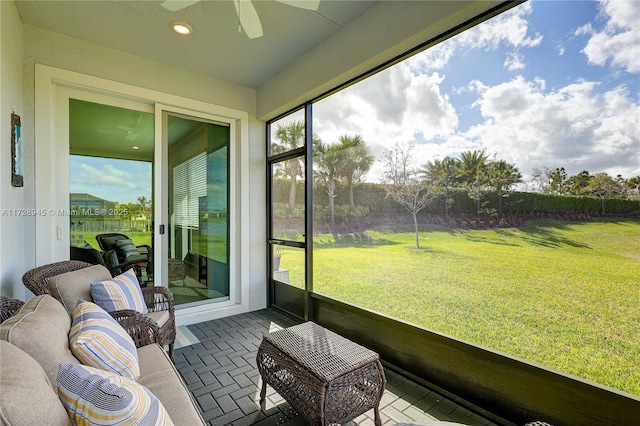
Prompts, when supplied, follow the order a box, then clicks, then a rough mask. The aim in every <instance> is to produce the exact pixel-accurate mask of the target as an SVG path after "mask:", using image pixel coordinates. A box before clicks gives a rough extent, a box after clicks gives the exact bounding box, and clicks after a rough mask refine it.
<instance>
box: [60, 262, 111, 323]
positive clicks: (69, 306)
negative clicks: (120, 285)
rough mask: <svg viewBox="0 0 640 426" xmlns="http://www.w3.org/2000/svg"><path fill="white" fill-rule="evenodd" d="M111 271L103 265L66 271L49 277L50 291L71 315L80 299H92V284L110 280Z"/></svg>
mask: <svg viewBox="0 0 640 426" xmlns="http://www.w3.org/2000/svg"><path fill="white" fill-rule="evenodd" d="M110 278H111V273H110V272H109V270H108V269H107V268H105V267H104V266H103V265H93V266H90V267H88V268H83V269H78V270H76V271H70V272H65V273H64V274H60V275H56V276H54V277H51V278H49V280H48V281H47V287H48V288H49V293H50V294H51V295H52V296H53V297H55V298H56V299H58V300H59V301H60V303H62V305H63V306H64V307H65V309H66V310H67V312H68V313H69V315H71V313H72V312H73V310H74V309H75V308H76V304H77V303H78V300H79V299H81V300H91V290H90V284H91V283H92V282H94V281H102V280H108V279H110Z"/></svg>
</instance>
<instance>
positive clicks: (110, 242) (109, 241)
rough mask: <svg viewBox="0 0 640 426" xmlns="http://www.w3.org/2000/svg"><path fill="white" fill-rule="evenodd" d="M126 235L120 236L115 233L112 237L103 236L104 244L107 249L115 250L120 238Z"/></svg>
mask: <svg viewBox="0 0 640 426" xmlns="http://www.w3.org/2000/svg"><path fill="white" fill-rule="evenodd" d="M123 238H125V237H122V236H119V235H115V236H112V237H102V244H103V245H104V247H105V250H115V249H116V243H117V242H118V241H119V240H122V239H123Z"/></svg>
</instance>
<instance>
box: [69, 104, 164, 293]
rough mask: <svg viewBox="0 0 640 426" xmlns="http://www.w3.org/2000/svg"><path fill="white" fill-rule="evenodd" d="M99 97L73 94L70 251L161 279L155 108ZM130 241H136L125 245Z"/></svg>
mask: <svg viewBox="0 0 640 426" xmlns="http://www.w3.org/2000/svg"><path fill="white" fill-rule="evenodd" d="M73 95H74V96H78V97H83V98H84V97H90V98H91V99H94V98H95V95H93V94H87V93H84V92H81V93H75V92H74V94H73ZM95 100H97V101H98V102H90V101H88V100H84V99H75V98H72V97H68V105H69V107H68V117H69V209H68V216H69V226H70V253H69V258H70V259H74V260H81V261H85V262H89V263H96V264H103V265H104V266H106V267H107V268H108V269H109V270H110V272H111V273H112V274H113V275H117V274H120V273H122V272H125V271H127V270H128V269H130V268H133V269H134V270H135V272H136V274H137V276H138V280H139V281H140V284H141V285H143V286H150V285H154V282H153V262H152V254H153V238H152V235H151V234H152V226H151V224H152V223H153V216H152V214H153V206H152V200H153V197H152V168H153V162H152V161H153V153H154V128H153V120H154V114H153V113H152V112H150V111H149V110H150V106H149V105H145V104H140V105H138V104H134V103H131V102H128V103H125V105H126V106H127V108H124V107H120V106H115V105H108V104H105V103H101V102H115V103H116V104H118V102H117V101H114V99H112V98H106V97H102V98H98V99H95ZM134 108H135V109H134ZM129 240H130V241H129ZM127 241H129V242H132V243H133V245H134V246H135V247H134V248H131V249H128V250H127V251H125V250H123V249H122V248H121V246H120V244H122V243H126V242H127Z"/></svg>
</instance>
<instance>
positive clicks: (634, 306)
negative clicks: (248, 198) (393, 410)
mask: <svg viewBox="0 0 640 426" xmlns="http://www.w3.org/2000/svg"><path fill="white" fill-rule="evenodd" d="M357 240H358V241H354V242H351V243H341V244H335V243H334V242H333V240H332V238H331V237H330V236H321V237H316V238H315V239H314V248H315V251H314V289H315V291H317V292H318V293H322V294H326V295H328V296H331V297H334V298H337V299H340V300H344V301H346V302H349V303H352V304H355V305H358V306H362V307H364V308H368V309H371V310H374V311H377V312H380V313H384V314H387V315H390V316H393V317H397V318H400V319H403V320H405V321H408V322H411V323H414V324H418V325H420V326H423V327H426V328H429V329H432V330H436V331H439V332H442V333H445V334H448V335H451V336H455V337H457V338H460V339H463V340H466V341H469V342H473V343H475V344H478V345H481V346H485V347H488V348H492V349H497V350H499V351H502V352H505V353H508V354H511V355H515V356H517V357H520V358H523V359H526V360H529V361H534V362H537V363H540V364H543V365H546V366H548V367H551V368H554V369H557V370H560V371H563V372H566V373H570V374H575V375H577V376H579V377H583V378H586V379H589V380H592V381H595V382H598V383H601V384H604V385H608V386H611V387H614V388H617V389H620V390H623V391H626V392H629V393H632V394H636V395H640V344H639V342H640V304H639V301H640V221H638V220H635V221H634V220H602V221H596V222H589V223H565V222H557V221H538V222H532V223H530V224H529V225H528V226H527V227H526V228H525V229H498V230H478V231H444V230H431V231H425V232H421V234H420V241H421V245H422V246H423V247H422V249H421V250H417V249H415V248H414V247H412V246H415V236H414V234H413V233H411V232H367V234H366V235H365V237H364V238H360V239H357ZM300 256H301V254H300V253H298V252H295V253H293V252H288V253H287V252H286V248H285V253H284V256H283V259H282V267H283V268H287V269H291V271H290V275H291V277H301V276H303V275H302V270H301V269H300V268H301V267H302V265H303V262H302V259H301V258H300ZM299 269H300V270H299ZM294 284H296V285H299V286H301V285H302V283H301V282H300V280H298V282H297V283H294Z"/></svg>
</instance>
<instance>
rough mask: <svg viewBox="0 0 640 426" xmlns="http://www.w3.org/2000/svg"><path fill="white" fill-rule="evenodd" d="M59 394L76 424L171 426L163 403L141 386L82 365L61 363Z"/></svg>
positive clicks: (58, 378)
mask: <svg viewBox="0 0 640 426" xmlns="http://www.w3.org/2000/svg"><path fill="white" fill-rule="evenodd" d="M57 384H58V395H59V397H60V400H61V401H62V404H63V405H64V407H65V408H66V410H67V412H68V413H69V417H70V418H71V421H72V422H74V423H75V424H78V425H90V424H91V425H94V424H100V425H103V426H104V425H172V424H173V423H172V422H171V418H170V417H169V414H168V413H167V410H166V409H165V408H164V406H163V405H162V403H161V402H160V401H159V400H158V398H156V396H155V395H154V394H153V393H152V392H151V391H150V390H149V389H147V388H145V387H144V386H142V385H140V384H138V383H136V382H134V381H132V380H129V379H127V378H125V377H122V376H119V375H117V374H113V373H109V372H108V371H101V370H99V369H96V368H92V367H87V366H84V365H71V364H62V365H60V368H59V371H58V376H57Z"/></svg>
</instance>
